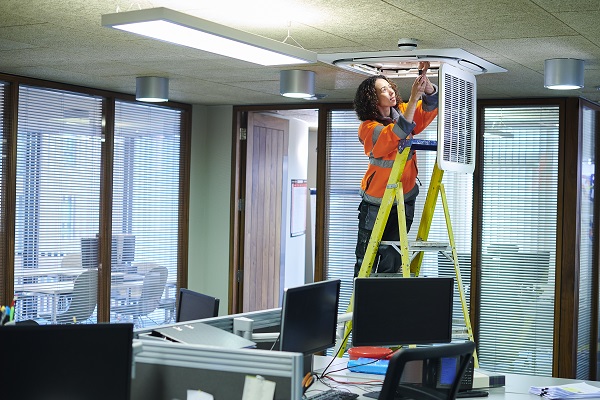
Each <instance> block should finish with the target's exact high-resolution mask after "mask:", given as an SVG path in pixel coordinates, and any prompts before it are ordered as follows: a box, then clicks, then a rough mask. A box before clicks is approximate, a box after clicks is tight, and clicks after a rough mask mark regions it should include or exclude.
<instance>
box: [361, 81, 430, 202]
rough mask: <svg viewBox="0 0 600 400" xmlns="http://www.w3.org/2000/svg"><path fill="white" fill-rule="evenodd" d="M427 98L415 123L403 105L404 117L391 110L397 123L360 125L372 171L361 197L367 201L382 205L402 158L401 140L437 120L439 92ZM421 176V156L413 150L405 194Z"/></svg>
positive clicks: (404, 177) (420, 103) (419, 105)
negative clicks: (418, 161) (388, 183)
mask: <svg viewBox="0 0 600 400" xmlns="http://www.w3.org/2000/svg"><path fill="white" fill-rule="evenodd" d="M423 98H424V99H425V102H423V100H419V101H418V103H417V109H416V110H415V115H414V117H413V122H412V123H410V122H408V121H407V120H406V119H405V118H404V115H402V113H403V112H404V110H406V106H407V103H401V104H400V105H399V109H400V114H399V113H398V112H397V111H396V110H395V109H393V108H392V109H391V111H392V114H391V115H390V116H391V118H392V120H394V121H395V122H394V123H390V124H388V125H384V124H382V123H381V122H378V121H374V120H369V121H364V122H362V123H361V124H360V126H359V128H358V138H359V140H360V142H361V143H362V144H363V146H364V149H365V155H367V156H368V157H369V167H368V169H367V172H366V173H365V176H364V177H363V179H362V182H361V195H362V197H363V199H364V200H365V201H367V202H369V203H372V204H381V199H382V197H383V193H384V192H385V188H386V186H387V181H388V179H389V177H390V172H391V170H392V165H393V164H394V160H395V159H396V154H398V145H399V142H400V140H401V139H406V138H407V137H408V136H409V135H411V134H412V135H416V134H419V133H421V132H422V131H423V130H424V129H425V128H426V127H427V126H428V125H429V124H430V123H431V121H433V119H434V118H435V117H436V116H437V90H436V93H435V94H433V95H431V96H423ZM417 173H418V170H417V155H416V153H415V151H414V150H412V151H411V154H409V157H408V161H407V162H406V165H405V167H404V172H403V174H402V177H401V179H400V180H401V181H402V188H403V192H404V194H406V193H408V192H409V191H410V190H411V189H413V188H414V186H415V182H416V179H417Z"/></svg>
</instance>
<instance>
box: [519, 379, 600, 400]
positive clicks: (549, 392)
mask: <svg viewBox="0 0 600 400" xmlns="http://www.w3.org/2000/svg"><path fill="white" fill-rule="evenodd" d="M529 393H533V394H537V395H538V396H542V397H546V398H548V399H552V400H554V399H584V398H600V388H597V387H595V386H592V385H589V384H587V383H585V382H579V383H570V384H566V385H557V386H532V387H530V388H529Z"/></svg>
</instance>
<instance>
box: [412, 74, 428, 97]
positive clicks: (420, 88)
mask: <svg viewBox="0 0 600 400" xmlns="http://www.w3.org/2000/svg"><path fill="white" fill-rule="evenodd" d="M427 82H429V80H428V79H427V77H426V76H425V75H419V76H417V78H416V79H415V81H414V82H413V84H412V88H411V90H410V98H411V99H414V100H418V99H420V98H421V95H422V94H423V93H425V89H426V88H427ZM429 84H430V85H431V83H429Z"/></svg>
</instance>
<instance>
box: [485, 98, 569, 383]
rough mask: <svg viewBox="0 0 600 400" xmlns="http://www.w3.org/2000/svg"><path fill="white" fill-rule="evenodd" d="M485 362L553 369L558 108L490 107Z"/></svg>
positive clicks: (532, 370) (501, 368) (494, 366)
mask: <svg viewBox="0 0 600 400" xmlns="http://www.w3.org/2000/svg"><path fill="white" fill-rule="evenodd" d="M483 120H484V128H483V143H484V146H483V177H482V200H483V202H482V209H481V223H482V227H481V229H482V236H481V248H482V254H481V265H480V268H481V287H480V293H481V304H480V321H479V329H480V336H479V343H478V345H479V353H478V355H479V363H480V366H481V367H482V368H485V369H489V370H493V371H498V372H511V373H526V374H536V375H548V376H550V375H551V374H552V338H553V328H554V270H555V258H556V254H555V248H556V218H557V211H556V210H557V182H558V135H559V108H558V107H555V106H539V107H538V106H530V107H487V108H485V109H484V110H483Z"/></svg>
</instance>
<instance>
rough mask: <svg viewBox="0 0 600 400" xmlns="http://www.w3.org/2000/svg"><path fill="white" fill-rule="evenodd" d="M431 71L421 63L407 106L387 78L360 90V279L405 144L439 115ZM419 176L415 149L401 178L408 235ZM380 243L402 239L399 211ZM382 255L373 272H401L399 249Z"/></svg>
mask: <svg viewBox="0 0 600 400" xmlns="http://www.w3.org/2000/svg"><path fill="white" fill-rule="evenodd" d="M428 68H429V62H421V63H419V76H418V77H417V78H416V79H415V81H414V82H413V85H412V88H411V92H410V98H409V100H408V102H407V103H404V102H402V99H401V98H400V94H399V93H398V88H397V86H396V84H395V83H394V82H392V81H390V80H389V79H388V78H386V77H385V76H383V75H378V76H371V77H369V78H367V79H365V80H364V81H363V82H362V83H361V84H360V86H359V87H358V90H357V91H356V96H355V97H354V109H355V111H356V114H357V116H358V119H360V120H361V121H363V122H362V123H361V124H360V126H359V128H358V138H359V140H360V142H361V143H362V145H363V146H364V149H365V155H367V156H368V157H369V167H368V169H367V172H366V173H365V175H364V177H363V179H362V182H361V196H362V201H361V203H360V206H359V208H358V211H359V215H358V240H357V244H356V264H355V266H354V275H355V276H358V272H359V271H360V268H361V265H362V262H363V258H364V255H365V252H366V250H367V244H368V243H369V238H370V236H371V232H372V230H373V226H374V224H375V219H376V217H377V213H378V211H379V206H380V204H381V199H382V197H383V194H384V192H385V187H386V185H387V181H388V179H389V176H390V172H391V169H392V165H393V164H394V160H395V159H396V155H397V154H398V145H399V143H400V140H403V139H410V138H412V135H416V134H418V133H420V132H422V131H423V130H424V129H425V128H426V127H427V126H428V125H429V124H430V123H431V121H433V119H434V118H435V117H436V116H437V103H438V96H437V88H436V87H435V85H433V84H432V83H431V82H430V81H429V79H428V78H427V76H426V74H425V72H427V69H428ZM417 172H418V170H417V157H416V154H415V151H414V150H411V153H410V155H409V157H408V160H407V162H406V165H405V167H404V172H403V173H402V177H401V182H402V187H403V189H404V190H403V192H404V207H405V211H406V228H407V231H408V230H410V227H411V224H412V221H413V218H414V214H415V201H416V198H417V195H418V194H419V187H418V186H417V185H416V179H417ZM381 240H382V241H385V240H387V241H396V242H398V241H399V240H400V233H399V228H398V215H397V207H392V210H391V211H390V215H389V217H388V220H387V224H386V226H385V229H384V232H383V236H382V238H381ZM377 253H378V254H377V257H376V259H375V262H374V263H373V270H372V271H373V272H379V273H391V272H398V270H399V269H400V265H401V263H402V262H401V258H400V254H399V253H398V251H396V250H395V249H394V248H393V247H391V246H385V245H384V246H380V247H379V249H378V252H377Z"/></svg>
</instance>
